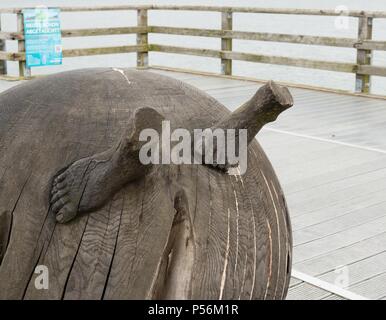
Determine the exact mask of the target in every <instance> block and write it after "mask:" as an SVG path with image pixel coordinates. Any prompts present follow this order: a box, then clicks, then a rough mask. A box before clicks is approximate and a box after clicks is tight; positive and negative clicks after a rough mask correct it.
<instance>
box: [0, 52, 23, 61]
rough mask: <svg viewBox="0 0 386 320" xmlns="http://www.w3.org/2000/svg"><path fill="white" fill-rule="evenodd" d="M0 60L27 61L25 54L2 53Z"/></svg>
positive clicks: (0, 53)
mask: <svg viewBox="0 0 386 320" xmlns="http://www.w3.org/2000/svg"><path fill="white" fill-rule="evenodd" d="M0 60H7V61H25V53H21V52H6V51H0Z"/></svg>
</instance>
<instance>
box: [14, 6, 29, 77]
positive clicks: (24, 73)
mask: <svg viewBox="0 0 386 320" xmlns="http://www.w3.org/2000/svg"><path fill="white" fill-rule="evenodd" d="M17 31H18V32H20V33H21V34H24V15H23V13H22V12H19V13H18V14H17ZM17 46H18V52H20V53H23V52H24V53H25V41H24V40H18V44H17ZM19 76H20V77H22V78H23V77H25V78H29V77H31V69H30V68H27V66H26V61H19Z"/></svg>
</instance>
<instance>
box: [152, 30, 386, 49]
mask: <svg viewBox="0 0 386 320" xmlns="http://www.w3.org/2000/svg"><path fill="white" fill-rule="evenodd" d="M149 32H151V33H161V34H174V35H184V36H198V37H214V38H224V39H228V38H229V39H240V40H255V41H272V42H286V43H299V44H309V45H321V46H333V47H344V48H357V47H360V46H378V48H383V47H385V49H386V42H382V41H379V42H378V43H372V42H371V43H367V42H366V43H363V44H362V43H361V44H358V40H357V39H353V38H334V37H318V36H308V35H295V34H281V33H266V32H251V31H235V30H217V29H198V28H178V27H165V26H150V27H149ZM378 50H381V49H378Z"/></svg>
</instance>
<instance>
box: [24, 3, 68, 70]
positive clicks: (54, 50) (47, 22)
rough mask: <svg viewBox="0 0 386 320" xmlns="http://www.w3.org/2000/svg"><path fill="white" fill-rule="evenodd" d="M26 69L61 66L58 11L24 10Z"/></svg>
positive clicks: (49, 9)
mask: <svg viewBox="0 0 386 320" xmlns="http://www.w3.org/2000/svg"><path fill="white" fill-rule="evenodd" d="M23 15H24V37H25V50H26V60H27V61H26V63H27V67H29V68H31V67H40V66H50V65H59V64H62V36H61V30H60V9H51V8H35V9H24V10H23Z"/></svg>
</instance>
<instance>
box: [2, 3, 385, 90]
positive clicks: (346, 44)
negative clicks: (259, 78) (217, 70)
mask: <svg viewBox="0 0 386 320" xmlns="http://www.w3.org/2000/svg"><path fill="white" fill-rule="evenodd" d="M60 9H61V11H62V12H82V11H120V10H136V11H137V17H138V18H137V26H135V27H122V28H96V29H80V30H63V31H62V36H63V37H64V38H66V37H88V36H100V35H117V34H136V35H137V44H136V45H128V46H118V47H104V48H86V49H71V50H66V49H65V50H63V56H64V57H77V56H88V55H102V54H113V53H126V52H137V66H138V67H140V68H145V67H147V66H148V65H149V61H148V52H150V51H156V52H165V53H176V54H185V55H194V56H203V57H212V58H219V59H221V73H222V74H224V75H232V61H233V60H242V61H250V62H258V63H267V64H277V65H287V66H296V67H302V68H312V69H320V70H330V71H337V72H348V73H354V74H356V91H358V92H363V93H369V92H370V76H383V77H385V76H386V67H381V66H374V65H372V64H371V60H372V59H371V58H372V52H373V51H374V50H383V51H386V41H374V40H372V29H373V20H374V19H376V18H386V12H378V11H373V12H364V11H351V12H348V13H341V12H336V11H334V10H309V9H266V8H249V7H215V6H177V5H176V6H166V5H163V6H154V5H142V6H139V5H137V6H135V5H127V6H102V7H61V8H60ZM149 10H171V11H176V10H184V11H209V12H220V13H221V29H220V30H217V29H197V28H178V27H166V26H154V25H149V24H148V11H149ZM235 12H237V13H256V14H267V13H269V14H286V15H317V16H341V15H342V14H343V15H345V16H349V17H355V18H358V19H359V23H358V38H356V39H354V38H335V37H325V36H324V37H319V36H308V35H293V34H277V33H262V32H250V31H236V30H233V13H235ZM1 13H12V14H15V15H17V21H18V30H17V32H1V30H0V62H1V63H0V74H6V73H7V70H6V64H5V61H18V62H19V70H20V75H21V76H29V75H30V70H29V69H28V68H26V65H25V47H24V33H23V14H22V9H21V8H5V9H0V14H1ZM0 19H1V18H0ZM149 33H156V34H172V35H184V36H199V37H212V38H221V49H219V50H213V49H203V48H187V47H179V46H168V45H160V44H155V43H152V44H150V43H149V42H148V35H149ZM233 39H242V40H256V41H272V42H285V43H297V44H306V45H318V46H331V47H342V48H354V49H356V52H357V61H356V63H343V62H332V61H329V62H327V61H321V60H311V59H303V58H292V57H291V58H290V57H283V56H268V55H261V54H253V53H244V52H235V51H233V50H232V40H233ZM5 40H16V41H18V43H19V45H18V52H16V53H13V52H7V51H6V48H5V45H4V43H5Z"/></svg>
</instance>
